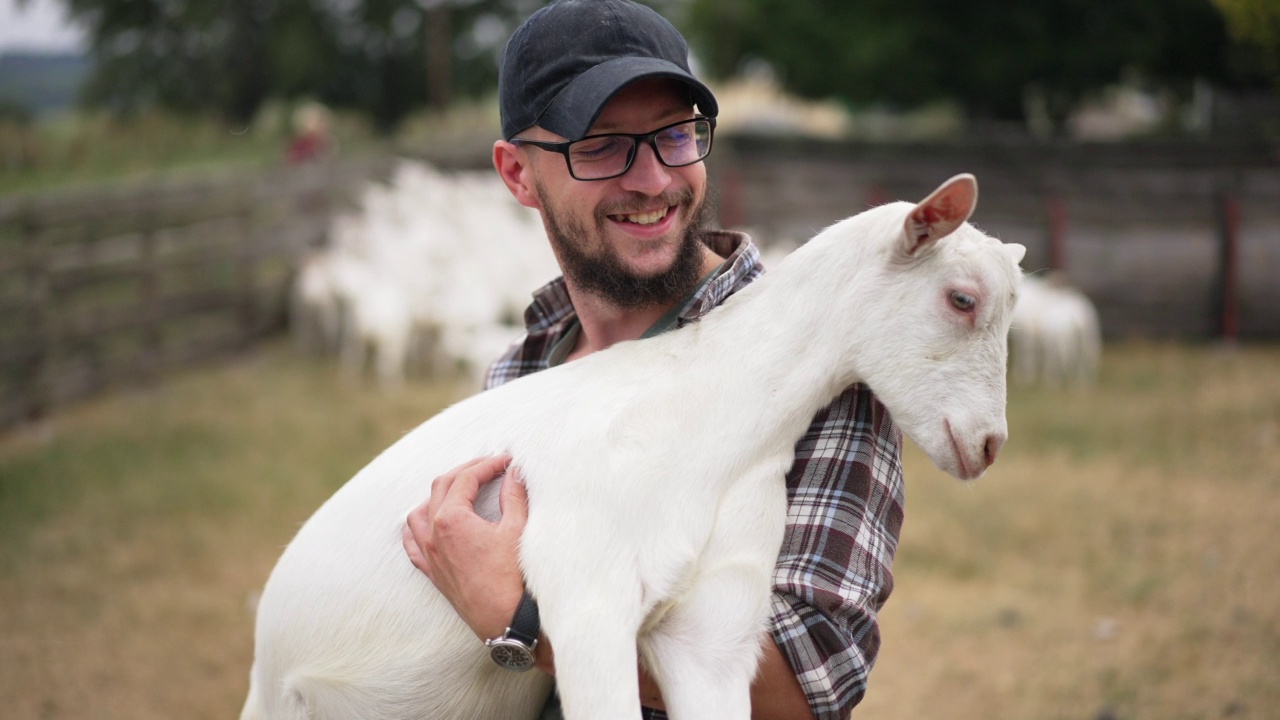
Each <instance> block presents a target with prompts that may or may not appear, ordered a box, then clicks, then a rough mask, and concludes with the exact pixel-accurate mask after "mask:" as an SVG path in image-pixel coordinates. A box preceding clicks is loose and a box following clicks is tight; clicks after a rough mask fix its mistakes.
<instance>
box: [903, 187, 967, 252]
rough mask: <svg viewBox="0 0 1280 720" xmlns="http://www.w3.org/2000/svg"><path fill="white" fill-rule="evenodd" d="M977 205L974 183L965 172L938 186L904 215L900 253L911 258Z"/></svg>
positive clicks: (959, 224)
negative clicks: (901, 249)
mask: <svg viewBox="0 0 1280 720" xmlns="http://www.w3.org/2000/svg"><path fill="white" fill-rule="evenodd" d="M977 204H978V180H977V179H976V178H975V177H974V176H972V175H970V174H968V173H965V174H963V175H956V176H955V177H953V178H951V179H950V180H948V181H946V182H944V183H942V185H941V186H939V187H938V189H937V190H934V191H933V192H932V193H930V194H929V197H927V198H925V199H924V200H921V201H920V204H919V205H916V206H915V208H914V209H913V210H912V211H911V212H910V213H909V214H908V215H907V220H906V222H905V223H904V228H905V230H906V236H905V243H906V244H905V245H904V247H903V250H905V251H906V254H907V255H915V254H916V253H917V252H919V251H920V250H921V249H922V248H924V247H925V246H927V245H929V244H931V243H934V242H937V241H938V240H939V239H940V238H944V237H946V236H948V235H950V234H951V233H953V232H955V230H956V228H958V227H960V226H961V225H963V224H964V221H965V220H968V219H969V216H970V215H972V214H973V208H974V207H975V206H976V205H977Z"/></svg>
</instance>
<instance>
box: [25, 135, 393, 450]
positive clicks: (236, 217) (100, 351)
mask: <svg viewBox="0 0 1280 720" xmlns="http://www.w3.org/2000/svg"><path fill="white" fill-rule="evenodd" d="M385 165H386V160H385V159H371V160H363V161H343V162H334V163H330V164H324V165H311V166H304V167H300V168H287V169H286V168H282V169H279V170H274V171H271V172H268V173H266V174H263V173H262V172H256V173H252V174H245V175H234V176H225V177H217V178H203V179H199V180H189V181H170V182H155V181H153V182H145V183H140V184H135V185H130V186H127V187H118V188H112V189H109V190H92V191H81V192H74V193H65V194H55V195H38V196H37V195H33V196H26V197H9V198H3V199H0V428H3V427H6V426H11V425H14V424H16V423H21V422H25V421H31V420H38V419H41V418H44V417H46V416H48V415H49V414H50V413H52V412H53V411H54V410H55V409H56V408H58V407H59V406H61V405H64V404H66V403H69V402H71V401H73V400H76V399H78V398H82V397H85V396H88V395H92V394H95V393H98V392H101V391H102V390H104V389H106V388H110V387H113V386H119V385H125V384H137V383H147V382H153V381H155V380H156V379H158V378H159V377H160V376H162V375H163V374H164V373H165V372H166V371H168V370H170V369H171V368H174V367H177V366H182V365H186V364H189V363H191V362H193V361H198V360H203V359H206V358H210V357H217V356H221V355H226V354H228V353H233V352H236V351H239V350H241V349H244V348H246V347H248V346H250V345H251V344H253V343H254V342H255V341H256V340H258V339H259V338H261V337H262V336H263V335H264V334H266V333H269V332H271V331H273V330H276V329H278V328H279V327H281V325H282V324H283V321H284V314H285V311H286V303H287V291H288V286H289V279H290V277H291V275H292V273H293V271H294V268H295V265H296V259H297V258H298V257H299V255H300V254H301V252H302V251H303V250H305V249H306V248H307V247H310V246H312V245H315V244H317V243H318V242H321V240H322V238H323V236H324V233H325V231H326V228H327V227H328V221H329V218H330V216H331V213H332V212H333V211H334V210H335V209H336V208H338V207H340V206H341V205H342V204H344V203H346V202H347V201H348V200H349V199H350V198H351V196H352V191H353V190H354V188H355V187H356V186H357V184H358V183H359V182H360V181H362V180H364V179H366V178H369V177H372V176H374V175H376V174H378V173H380V172H383V171H384V169H385V167H384V166H385Z"/></svg>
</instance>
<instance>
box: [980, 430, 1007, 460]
mask: <svg viewBox="0 0 1280 720" xmlns="http://www.w3.org/2000/svg"><path fill="white" fill-rule="evenodd" d="M1004 439H1005V438H1004V435H988V436H987V442H986V443H984V444H983V446H982V459H983V461H984V462H986V464H987V465H991V464H992V463H994V462H995V461H996V456H997V455H999V454H1000V448H1001V447H1003V446H1004Z"/></svg>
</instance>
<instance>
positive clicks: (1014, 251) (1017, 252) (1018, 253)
mask: <svg viewBox="0 0 1280 720" xmlns="http://www.w3.org/2000/svg"><path fill="white" fill-rule="evenodd" d="M1004 251H1005V252H1006V253H1009V257H1010V258H1012V259H1013V264H1014V265H1017V264H1019V263H1021V262H1022V258H1024V257H1026V256H1027V246H1026V245H1022V244H1019V243H1005V244H1004Z"/></svg>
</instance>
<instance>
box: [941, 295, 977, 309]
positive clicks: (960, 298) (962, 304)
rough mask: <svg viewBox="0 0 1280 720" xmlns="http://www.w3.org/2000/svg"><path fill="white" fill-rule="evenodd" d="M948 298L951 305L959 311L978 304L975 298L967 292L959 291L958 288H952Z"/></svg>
mask: <svg viewBox="0 0 1280 720" xmlns="http://www.w3.org/2000/svg"><path fill="white" fill-rule="evenodd" d="M948 299H950V300H951V306H952V307H954V308H955V309H957V310H960V311H961V312H969V311H970V310H972V309H973V306H974V305H977V304H978V300H977V298H975V297H974V296H972V295H970V294H968V293H963V292H960V291H959V290H952V291H951V294H950V295H949V296H948Z"/></svg>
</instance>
